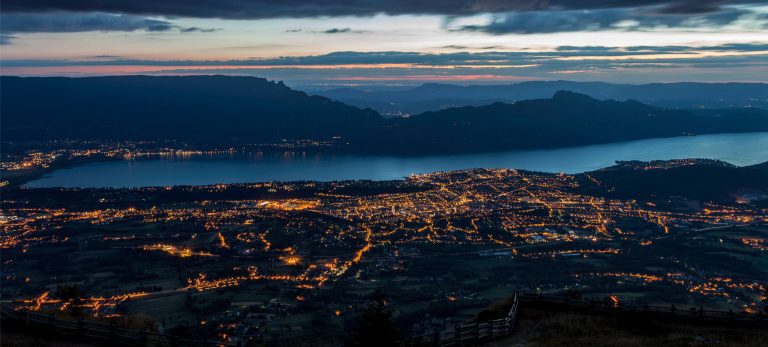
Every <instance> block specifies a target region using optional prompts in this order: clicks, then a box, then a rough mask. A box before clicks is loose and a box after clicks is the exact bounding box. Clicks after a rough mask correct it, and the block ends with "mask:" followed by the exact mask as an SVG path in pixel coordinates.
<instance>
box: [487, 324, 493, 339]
mask: <svg viewBox="0 0 768 347" xmlns="http://www.w3.org/2000/svg"><path fill="white" fill-rule="evenodd" d="M488 337H489V338H490V339H491V340H493V320H489V321H488Z"/></svg>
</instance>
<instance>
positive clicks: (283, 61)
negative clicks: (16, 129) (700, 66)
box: [2, 43, 768, 67]
mask: <svg viewBox="0 0 768 347" xmlns="http://www.w3.org/2000/svg"><path fill="white" fill-rule="evenodd" d="M765 51H768V43H753V44H747V43H740V44H724V45H716V46H702V47H688V46H630V47H607V46H586V47H579V46H560V47H558V48H557V49H555V50H554V51H551V52H532V51H514V52H494V51H490V52H476V53H473V52H454V53H442V54H430V53H418V52H394V51H390V52H354V51H350V52H334V53H329V54H323V55H314V56H291V57H278V58H271V59H246V60H205V61H196V60H161V61H155V60H130V59H112V60H103V59H100V60H92V61H72V60H3V61H2V65H3V66H14V67H22V66H23V67H34V66H72V65H82V66H88V65H100V66H105V65H134V66H207V65H231V66H248V65H259V66H291V65H299V66H300V65H346V64H355V65H362V64H413V65H425V66H427V65H428V66H454V65H462V66H484V65H488V66H497V65H505V64H507V65H529V64H537V65H550V66H554V65H557V64H568V65H569V66H570V65H573V64H584V62H589V63H590V64H591V63H593V62H600V61H605V62H611V63H615V60H613V59H612V58H614V57H620V56H631V58H632V59H630V60H631V61H632V62H636V63H658V62H663V61H660V60H658V59H646V58H643V57H644V56H648V55H655V54H670V53H675V54H679V55H683V56H681V57H677V58H670V60H671V61H675V62H678V63H686V62H687V63H694V62H700V61H703V60H701V59H702V58H701V57H696V56H695V54H696V52H734V53H736V52H765ZM684 55H690V56H691V58H685V56H684ZM765 55H768V54H765ZM765 55H758V56H753V55H749V56H736V55H734V56H726V57H712V58H711V59H715V58H717V59H722V60H721V61H724V60H728V61H736V60H737V59H740V60H739V61H755V60H759V59H765ZM573 57H583V59H580V60H574V61H565V60H562V58H573ZM587 58H588V59H587ZM708 59H709V58H708ZM766 63H768V62H766Z"/></svg>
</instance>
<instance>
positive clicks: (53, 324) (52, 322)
mask: <svg viewBox="0 0 768 347" xmlns="http://www.w3.org/2000/svg"><path fill="white" fill-rule="evenodd" d="M48 327H49V328H51V330H54V331H55V330H56V316H55V315H54V314H53V313H50V314H48Z"/></svg>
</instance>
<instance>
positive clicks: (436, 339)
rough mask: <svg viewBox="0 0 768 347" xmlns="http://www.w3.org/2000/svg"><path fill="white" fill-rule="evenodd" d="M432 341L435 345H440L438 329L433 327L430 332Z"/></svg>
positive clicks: (436, 346)
mask: <svg viewBox="0 0 768 347" xmlns="http://www.w3.org/2000/svg"><path fill="white" fill-rule="evenodd" d="M432 342H433V345H434V346H435V347H440V330H437V329H435V331H434V332H433V333H432Z"/></svg>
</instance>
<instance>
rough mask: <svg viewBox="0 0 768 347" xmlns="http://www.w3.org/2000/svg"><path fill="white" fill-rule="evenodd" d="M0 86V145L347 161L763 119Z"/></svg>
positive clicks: (645, 110)
mask: <svg viewBox="0 0 768 347" xmlns="http://www.w3.org/2000/svg"><path fill="white" fill-rule="evenodd" d="M0 84H1V85H2V88H0V98H2V102H1V103H0V112H1V113H2V122H3V124H2V128H1V129H0V134H1V135H2V139H3V141H28V140H57V139H58V140H61V139H115V140H157V139H160V140H179V141H184V142H189V143H192V144H213V145H217V146H236V145H241V144H247V143H265V142H274V141H279V140H282V139H294V140H296V139H309V140H322V139H329V138H331V137H336V136H338V137H340V138H341V139H342V140H343V141H342V142H343V143H344V147H343V148H342V150H345V151H353V152H358V153H382V154H399V155H417V154H452V153H469V152H491V151H503V150H514V149H536V148H555V147H565V146H578V145H589V144H598V143H608V142H620V141H628V140H637V139H644V138H653V137H671V136H680V135H686V134H710V133H725V132H754V131H768V112H766V111H765V110H762V109H757V108H752V109H722V110H709V111H707V112H689V111H684V110H670V109H664V108H658V107H653V106H649V105H645V104H643V103H640V102H638V101H634V100H629V101H614V100H607V101H600V100H596V99H594V98H592V97H589V96H587V95H583V94H579V93H575V92H569V91H558V92H556V93H554V96H552V97H551V98H546V99H536V100H525V101H520V102H516V103H514V104H508V103H494V104H491V105H487V106H479V107H458V108H451V109H446V110H442V111H438V112H426V113H423V114H420V115H417V116H413V117H408V118H394V119H384V118H382V117H381V116H380V115H379V114H378V113H377V112H375V111H373V110H370V109H359V108H356V107H352V106H348V105H345V104H343V103H340V102H337V101H332V100H330V99H328V98H325V97H321V96H309V95H307V94H306V93H304V92H299V91H295V90H292V89H290V88H288V87H287V86H285V85H284V84H282V83H276V82H270V81H267V80H265V79H260V78H253V77H231V76H168V77H149V76H124V77H94V78H18V77H1V78H0Z"/></svg>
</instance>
